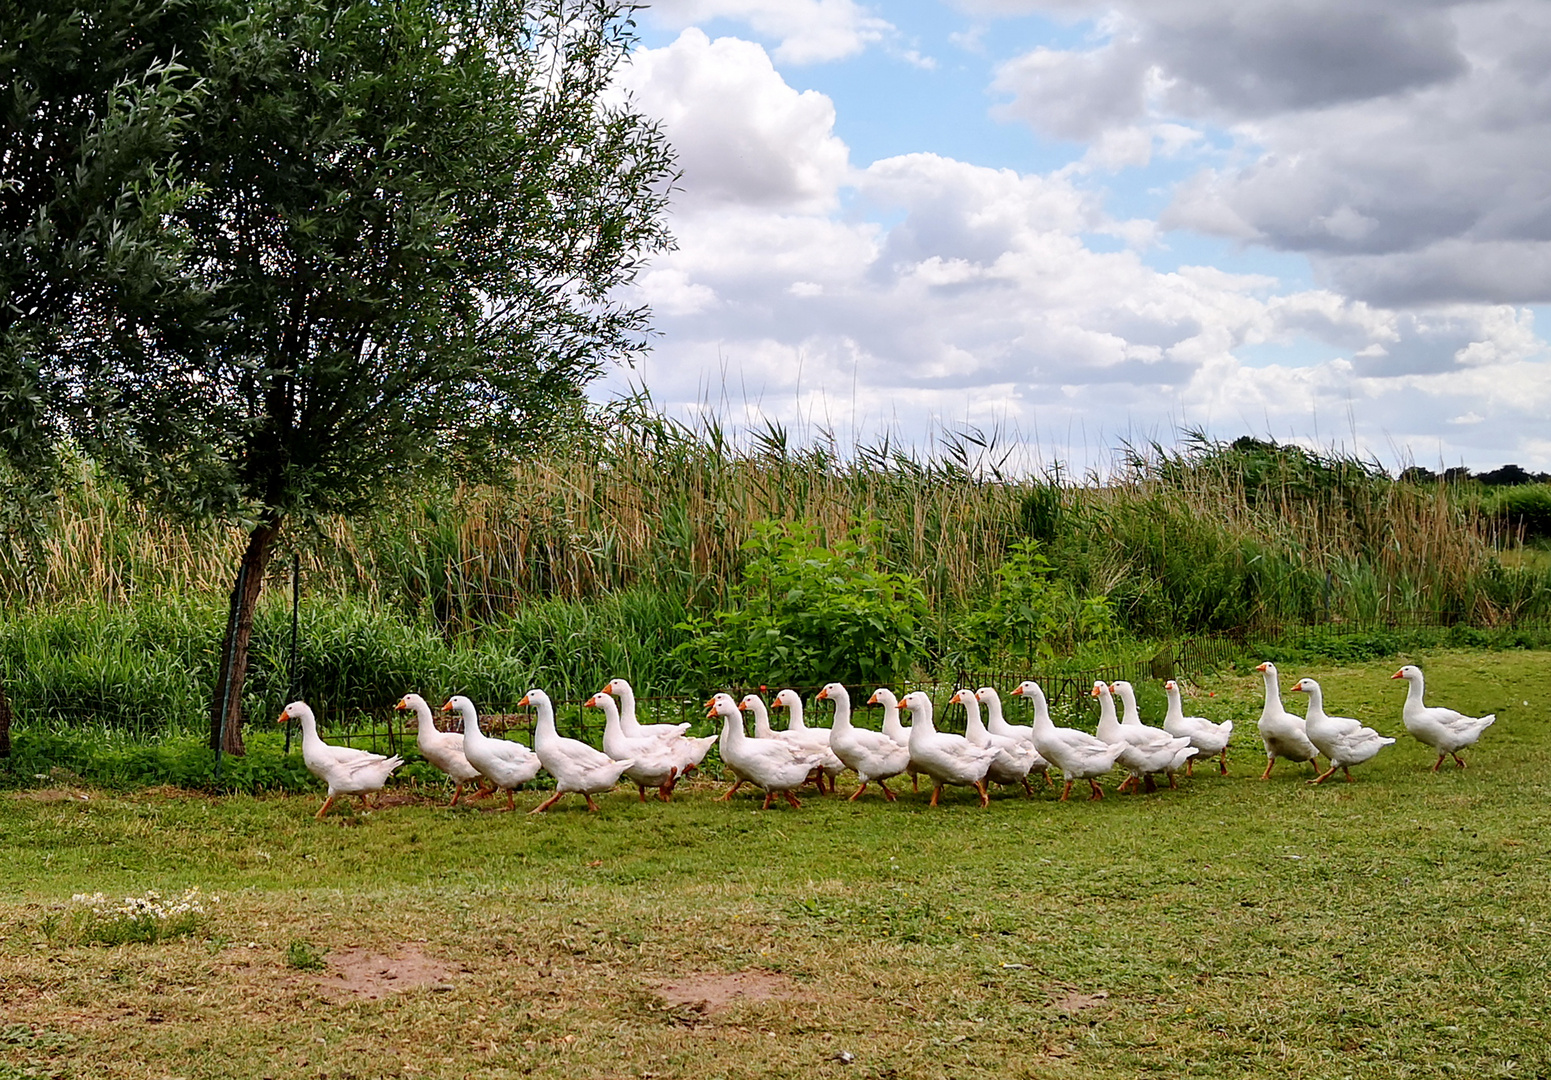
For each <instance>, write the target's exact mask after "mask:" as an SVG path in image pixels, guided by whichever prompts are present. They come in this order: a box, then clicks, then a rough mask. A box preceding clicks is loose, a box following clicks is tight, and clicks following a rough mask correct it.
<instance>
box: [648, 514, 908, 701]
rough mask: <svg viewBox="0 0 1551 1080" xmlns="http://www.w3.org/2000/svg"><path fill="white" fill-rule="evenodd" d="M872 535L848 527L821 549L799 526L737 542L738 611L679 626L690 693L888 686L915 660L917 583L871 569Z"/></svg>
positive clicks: (775, 525) (765, 525)
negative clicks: (740, 570) (740, 571)
mask: <svg viewBox="0 0 1551 1080" xmlns="http://www.w3.org/2000/svg"><path fill="white" fill-rule="evenodd" d="M876 543H877V535H876V533H875V532H874V531H872V530H870V529H866V528H860V527H858V528H853V529H852V530H851V531H850V533H849V534H848V535H847V536H846V537H845V538H844V539H842V540H839V541H836V542H834V543H832V544H831V545H830V546H829V547H824V546H823V545H822V544H820V542H819V536H818V530H817V529H815V528H814V527H813V526H811V525H808V524H805V523H795V524H793V523H787V522H775V521H766V522H761V523H760V524H759V525H758V526H756V528H755V530H754V535H753V537H752V538H751V539H749V541H748V542H747V543H746V544H745V545H744V551H745V553H746V554H747V556H748V561H747V564H746V567H745V570H744V575H743V581H742V583H741V586H740V587H739V588H738V589H737V590H736V595H738V596H740V597H741V598H742V600H743V604H742V605H741V606H738V607H734V608H729V609H724V610H722V611H718V612H716V613H715V614H714V615H712V616H710V617H709V618H701V619H690V620H686V621H685V622H684V623H682V624H681V625H680V629H681V630H682V631H683V632H684V633H685V634H686V635H687V636H688V640H686V641H685V642H684V643H683V644H681V645H680V646H679V647H678V648H677V650H676V656H677V658H678V659H679V660H680V661H681V663H682V664H683V665H684V675H685V678H686V680H687V681H688V685H689V686H690V687H710V686H714V685H723V684H726V683H732V684H733V685H749V684H752V683H765V684H776V683H779V684H781V685H791V686H813V685H817V684H820V683H825V682H830V681H840V682H847V683H858V682H870V683H882V682H889V681H892V680H894V679H897V678H902V677H904V676H906V675H908V674H909V673H910V671H911V669H912V667H914V665H915V664H916V662H917V661H918V660H919V659H920V657H921V655H922V632H921V626H922V622H923V621H924V619H925V617H926V594H925V592H924V590H923V588H922V585H921V582H920V581H919V579H917V578H914V577H910V576H908V575H905V574H896V573H893V572H891V571H889V570H886V569H884V568H883V567H882V566H881V565H879V561H878V557H877V555H876V551H875V548H876Z"/></svg>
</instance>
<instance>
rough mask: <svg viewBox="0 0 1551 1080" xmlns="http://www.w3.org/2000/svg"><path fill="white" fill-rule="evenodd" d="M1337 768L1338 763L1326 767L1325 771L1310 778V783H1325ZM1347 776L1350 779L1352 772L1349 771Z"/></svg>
mask: <svg viewBox="0 0 1551 1080" xmlns="http://www.w3.org/2000/svg"><path fill="white" fill-rule="evenodd" d="M1337 768H1339V766H1337V765H1332V766H1330V768H1328V769H1326V770H1325V771H1324V772H1322V773H1320V774H1319V775H1318V776H1316V777H1315V778H1314V779H1312V780H1310V781H1309V783H1311V784H1323V783H1324V782H1325V781H1326V780H1329V779H1330V774H1331V773H1333V772H1335V771H1336V769H1337ZM1346 778H1347V779H1348V780H1350V779H1351V778H1352V774H1351V773H1347V774H1346Z"/></svg>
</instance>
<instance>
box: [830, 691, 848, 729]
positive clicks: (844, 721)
mask: <svg viewBox="0 0 1551 1080" xmlns="http://www.w3.org/2000/svg"><path fill="white" fill-rule="evenodd" d="M829 700H830V701H833V702H834V703H835V720H834V728H835V730H836V731H846V730H848V729H849V728H850V727H851V695H850V694H849V693H848V692H847V691H846V688H845V687H843V686H842V687H840V688H839V689H838V690H836V691H835V692H833V693H831V694H830V695H829Z"/></svg>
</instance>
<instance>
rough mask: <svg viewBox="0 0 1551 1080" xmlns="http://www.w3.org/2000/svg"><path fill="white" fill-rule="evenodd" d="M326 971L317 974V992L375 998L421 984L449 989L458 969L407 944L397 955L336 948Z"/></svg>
mask: <svg viewBox="0 0 1551 1080" xmlns="http://www.w3.org/2000/svg"><path fill="white" fill-rule="evenodd" d="M326 962H327V963H328V972H327V973H326V974H324V975H320V976H319V977H318V989H319V992H320V993H321V994H322V995H323V996H324V997H325V998H329V999H331V1000H334V1001H346V1000H353V1001H378V1000H380V999H382V998H384V997H387V996H388V995H389V994H398V993H402V992H404V991H405V990H418V989H421V988H422V987H429V988H431V989H437V988H440V987H446V988H447V989H449V990H450V989H452V986H451V984H450V983H449V982H448V979H450V978H451V977H452V976H453V975H454V974H456V973H458V972H460V971H462V969H461V968H459V967H456V966H455V965H453V964H449V963H447V962H446V961H444V960H438V959H436V958H435V957H433V956H427V955H426V954H425V953H424V952H423V951H421V949H419V948H418V947H417V946H413V945H411V946H408V947H406V948H404V949H403V950H401V951H400V952H399V953H398V955H396V956H388V955H385V954H383V953H377V952H372V951H371V950H370V949H337V950H334V951H331V952H330V953H329V954H328V956H327V958H326Z"/></svg>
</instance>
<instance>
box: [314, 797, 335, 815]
mask: <svg viewBox="0 0 1551 1080" xmlns="http://www.w3.org/2000/svg"><path fill="white" fill-rule="evenodd" d="M336 798H338V796H337V795H330V796H329V797H328V798H326V799H324V800H323V805H322V806H320V807H318V812H317V813H316V814H314V815H312V817H313V820H314V821H322V820H323V815H324V814H326V813H328V812H329V807H331V806H333V805H334V800H335V799H336Z"/></svg>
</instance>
